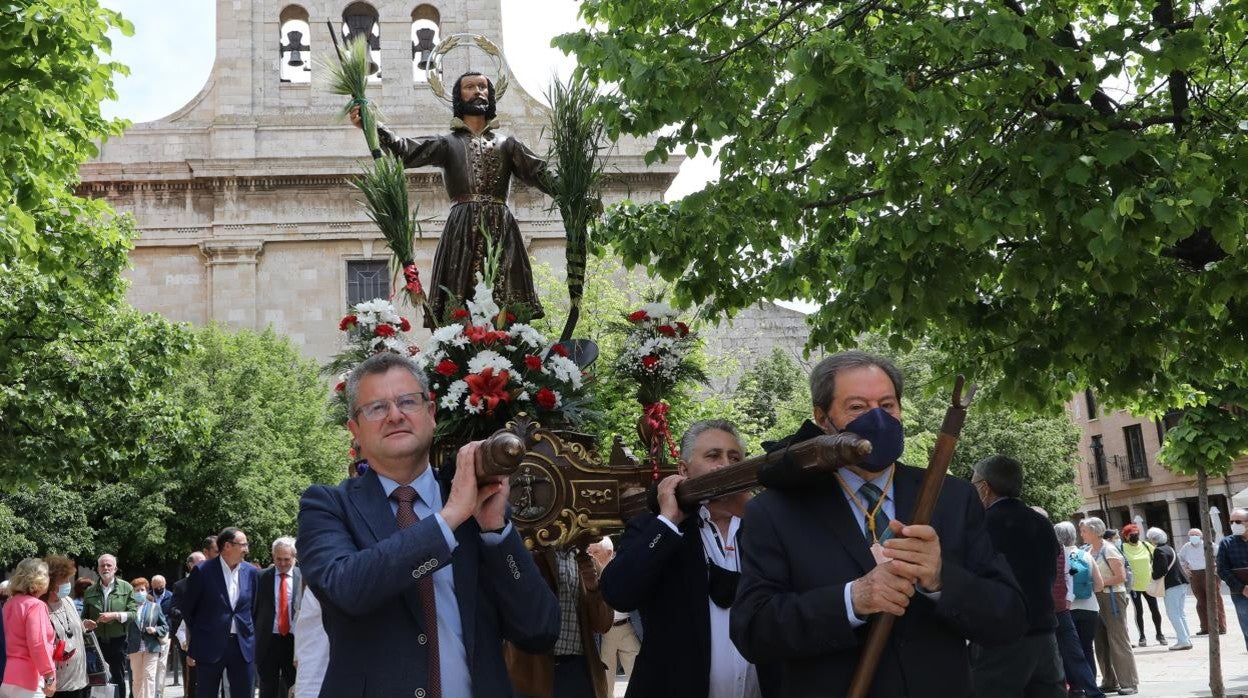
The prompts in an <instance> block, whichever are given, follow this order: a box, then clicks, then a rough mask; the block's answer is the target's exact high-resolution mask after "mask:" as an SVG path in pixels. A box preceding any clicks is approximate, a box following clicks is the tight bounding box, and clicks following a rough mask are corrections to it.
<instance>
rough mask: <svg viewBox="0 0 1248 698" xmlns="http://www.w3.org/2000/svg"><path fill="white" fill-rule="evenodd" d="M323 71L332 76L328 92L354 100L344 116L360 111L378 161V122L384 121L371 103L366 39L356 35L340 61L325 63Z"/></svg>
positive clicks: (346, 107)
mask: <svg viewBox="0 0 1248 698" xmlns="http://www.w3.org/2000/svg"><path fill="white" fill-rule="evenodd" d="M321 67H322V69H323V70H324V71H325V72H326V73H327V74H328V75H329V85H328V87H329V91H330V92H331V93H332V94H336V95H343V96H346V97H350V98H351V101H350V102H347V104H346V106H344V107H343V108H342V113H343V115H346V114H347V113H348V112H350V111H351V108H352V107H354V106H357V105H358V106H359V107H360V118H361V119H362V120H363V122H364V123H363V127H364V140H365V141H366V142H367V143H368V150H369V152H371V153H373V157H377V156H378V155H379V154H380V151H381V148H380V145H379V144H378V141H377V122H378V120H380V119H381V113H380V112H379V111H378V109H377V107H376V105H374V104H372V103H371V102H369V101H368V96H367V90H368V74H369V60H368V43H367V42H366V41H365V39H364V36H363V35H362V34H361V35H357V36H356V37H355V38H354V39H352V40H351V42H350V43H349V44H347V47H346V49H345V50H343V51H342V52H341V54H339V56H338V59H337V60H331V61H322V62H321Z"/></svg>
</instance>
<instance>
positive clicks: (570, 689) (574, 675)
mask: <svg viewBox="0 0 1248 698" xmlns="http://www.w3.org/2000/svg"><path fill="white" fill-rule="evenodd" d="M554 695H556V696H559V698H594V683H593V680H592V679H590V676H589V661H588V660H586V659H585V655H583V654H561V655H555V690H554Z"/></svg>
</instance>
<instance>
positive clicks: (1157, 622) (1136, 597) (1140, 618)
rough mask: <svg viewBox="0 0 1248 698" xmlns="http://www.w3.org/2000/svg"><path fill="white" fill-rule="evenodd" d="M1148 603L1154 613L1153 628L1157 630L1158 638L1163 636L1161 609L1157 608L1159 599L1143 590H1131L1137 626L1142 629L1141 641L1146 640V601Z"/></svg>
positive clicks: (1149, 608)
mask: <svg viewBox="0 0 1248 698" xmlns="http://www.w3.org/2000/svg"><path fill="white" fill-rule="evenodd" d="M1141 600H1142V601H1143V602H1144V603H1147V604H1148V610H1149V611H1151V612H1152V614H1153V629H1154V630H1156V631H1157V639H1158V640H1160V639H1161V638H1162V634H1161V611H1160V610H1158V608H1157V599H1155V598H1153V597H1151V596H1149V595H1148V594H1145V593H1144V592H1142V591H1135V590H1134V589H1132V590H1131V601H1132V603H1133V604H1135V627H1137V628H1139V629H1140V641H1141V642H1142V641H1143V640H1144V603H1140V601H1141Z"/></svg>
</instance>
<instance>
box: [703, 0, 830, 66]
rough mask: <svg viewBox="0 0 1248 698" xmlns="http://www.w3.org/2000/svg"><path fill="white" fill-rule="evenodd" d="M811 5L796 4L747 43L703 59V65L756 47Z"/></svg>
mask: <svg viewBox="0 0 1248 698" xmlns="http://www.w3.org/2000/svg"><path fill="white" fill-rule="evenodd" d="M811 3H812V0H803V1H802V2H795V3H793V6H792V7H790V8H788V9H787V10H785V11H784V12H781V13H780V15H779V16H778V17H776V19H775V20H773V21H772V22H771V23H770V24H768V25H767V26H766V27H764V28H763V30H762V31H760V32H759V33H757V34H755V35H754V36H751V37H750V38H748V39H746V40H745V41H743V42H741V43H739V44H737V45H736V46H733V47H732V48H730V49H728V50H727V51H724V52H723V53H720V54H718V55H715V56H711V57H710V58H703V59H702V62H703V63H705V64H707V65H709V64H711V63H718V62H720V61H722V60H724V59H725V58H727V57H729V56H731V55H733V54H734V53H738V52H740V51H742V50H743V49H746V48H748V47H750V46H752V45H754V44H756V43H758V42H759V41H761V40H762V38H763V37H765V36H767V35H768V34H770V33H771V32H772V31H773V30H774V29H775V28H776V27H778V26H780V25H781V24H783V23H784V21H785V20H786V19H788V18H789V17H791V16H793V15H794V14H796V13H797V11H798V10H800V9H802V8H804V7H806V6H807V5H810V4H811Z"/></svg>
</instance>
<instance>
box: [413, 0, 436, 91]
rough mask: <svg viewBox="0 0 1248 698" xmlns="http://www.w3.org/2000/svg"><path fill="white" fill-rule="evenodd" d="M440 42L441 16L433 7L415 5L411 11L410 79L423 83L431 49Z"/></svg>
mask: <svg viewBox="0 0 1248 698" xmlns="http://www.w3.org/2000/svg"><path fill="white" fill-rule="evenodd" d="M441 40H442V16H441V15H440V14H438V9H437V8H436V7H434V6H433V5H427V4H426V5H417V6H416V9H414V10H412V78H413V79H414V80H415V81H416V82H425V68H426V66H427V65H428V61H430V60H432V58H431V54H432V53H433V48H434V47H435V46H437V45H438V42H439V41H441Z"/></svg>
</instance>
